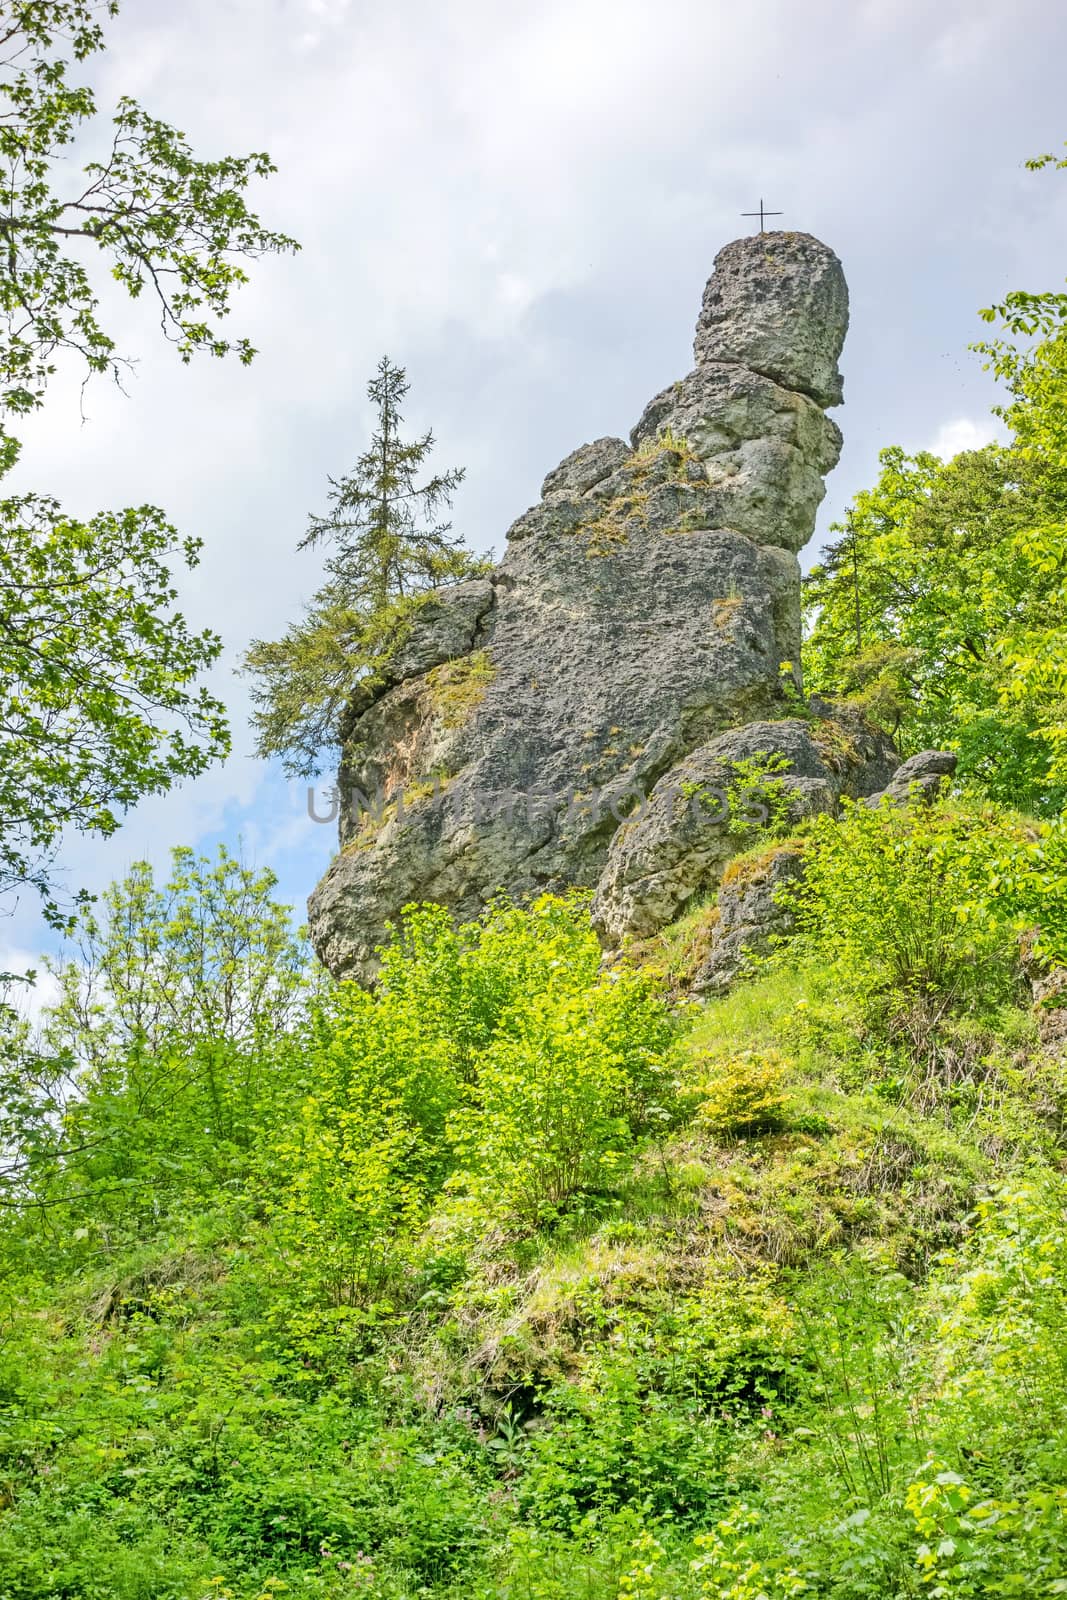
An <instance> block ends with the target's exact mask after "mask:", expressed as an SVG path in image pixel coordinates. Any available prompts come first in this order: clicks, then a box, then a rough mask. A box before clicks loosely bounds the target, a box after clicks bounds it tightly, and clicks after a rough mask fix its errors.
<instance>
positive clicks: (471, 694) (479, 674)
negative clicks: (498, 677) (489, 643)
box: [426, 650, 494, 728]
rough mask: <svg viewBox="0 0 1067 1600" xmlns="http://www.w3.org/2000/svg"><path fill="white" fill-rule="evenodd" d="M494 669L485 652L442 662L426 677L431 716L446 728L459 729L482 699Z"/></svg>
mask: <svg viewBox="0 0 1067 1600" xmlns="http://www.w3.org/2000/svg"><path fill="white" fill-rule="evenodd" d="M493 676H494V669H493V661H492V657H491V656H490V654H489V651H488V650H475V651H474V652H473V653H472V654H471V655H469V656H460V657H459V658H458V660H456V661H445V662H443V663H442V664H441V666H439V667H434V668H433V670H432V671H431V672H429V673H427V675H426V686H427V688H428V690H429V694H430V703H431V705H432V706H433V709H434V713H435V715H437V716H438V717H440V719H441V722H442V724H443V726H444V727H446V728H461V727H462V726H463V724H464V723H465V722H466V721H467V719H468V718H469V716H470V715H471V713H472V712H473V711H474V710H475V709H476V707H478V706H480V705H481V703H482V701H483V700H484V699H485V691H486V690H487V689H488V687H489V685H490V684H491V683H492V681H493Z"/></svg>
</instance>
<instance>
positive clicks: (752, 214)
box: [741, 200, 785, 233]
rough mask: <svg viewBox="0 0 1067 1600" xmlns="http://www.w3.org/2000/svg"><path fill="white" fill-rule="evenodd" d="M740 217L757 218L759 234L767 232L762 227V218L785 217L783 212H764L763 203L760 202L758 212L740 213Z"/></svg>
mask: <svg viewBox="0 0 1067 1600" xmlns="http://www.w3.org/2000/svg"><path fill="white" fill-rule="evenodd" d="M741 215H742V216H743V217H758V218H759V231H760V233H766V231H767V230H766V229H765V228H764V226H763V219H764V217H784V216H785V212H784V211H765V210H764V209H763V201H762V200H761V201H760V203H759V210H758V211H742V213H741Z"/></svg>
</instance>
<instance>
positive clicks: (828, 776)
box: [593, 717, 897, 944]
mask: <svg viewBox="0 0 1067 1600" xmlns="http://www.w3.org/2000/svg"><path fill="white" fill-rule="evenodd" d="M896 765H897V758H896V756H895V755H894V753H893V750H892V748H891V746H890V745H889V744H888V742H887V741H886V740H885V739H883V738H882V737H881V736H880V735H878V734H876V733H874V732H872V731H871V730H870V729H868V728H867V727H865V725H864V724H863V723H862V722H860V721H859V720H858V719H856V720H855V721H853V720H851V719H850V720H848V721H842V720H836V721H835V720H832V719H830V718H828V717H824V718H818V719H816V720H813V721H811V722H808V721H802V720H800V719H799V718H798V719H790V720H785V721H778V722H750V723H748V724H747V725H746V726H745V727H743V728H737V729H734V730H733V731H732V732H730V733H724V734H720V735H719V736H718V737H717V738H715V739H712V740H710V741H709V742H708V743H706V744H703V745H700V746H698V747H697V749H695V750H693V751H692V752H691V753H690V754H689V755H688V756H686V757H685V758H684V759H683V760H682V761H679V762H678V763H677V764H676V765H675V766H673V767H672V768H671V770H670V771H669V772H668V773H667V774H666V775H665V776H664V777H663V778H661V779H660V781H659V782H658V783H657V784H656V786H655V788H654V789H653V790H652V793H651V795H650V796H649V801H648V804H647V806H645V807H644V808H643V809H642V811H641V814H640V815H639V816H638V817H636V818H635V819H634V820H633V821H630V822H627V823H625V824H624V825H623V826H622V827H621V828H619V829H618V831H617V832H616V833H615V835H614V837H613V838H612V841H611V844H610V846H609V848H608V857H607V862H606V864H605V867H604V871H603V873H602V875H601V878H600V881H599V883H598V885H597V891H596V895H595V897H594V900H593V918H594V921H595V922H596V923H597V925H598V927H599V928H600V930H601V932H602V933H603V934H604V936H605V938H606V939H607V941H608V942H609V943H610V944H618V943H620V942H621V941H622V939H623V938H624V937H625V936H626V935H627V934H636V935H639V936H643V935H646V934H649V933H654V932H655V931H656V929H657V928H662V927H664V926H665V925H666V924H667V923H668V922H673V920H674V918H675V917H676V916H677V915H678V913H679V912H680V911H681V909H682V907H683V906H684V905H685V903H686V901H687V900H689V899H690V898H691V897H692V896H693V895H694V894H696V893H698V892H701V891H703V890H706V889H708V888H710V887H713V886H714V884H715V883H716V882H717V881H718V879H719V877H720V875H721V873H722V870H723V868H724V867H725V866H726V864H727V862H728V861H729V860H730V859H731V857H733V856H735V855H737V854H738V852H739V851H741V850H744V849H745V848H746V836H748V837H750V836H751V834H752V832H754V831H755V829H756V828H757V827H758V825H759V817H758V815H757V811H758V809H759V808H760V807H762V808H763V809H764V810H765V811H770V810H776V811H777V813H778V814H777V816H776V817H773V818H768V820H771V821H774V822H776V823H777V824H778V831H781V830H782V828H783V826H785V827H787V826H789V825H791V824H795V823H797V822H800V821H801V820H802V818H804V817H809V816H813V815H814V814H815V813H816V812H819V811H834V810H836V809H837V805H838V802H839V801H840V800H841V799H842V797H844V796H847V797H848V798H849V799H851V800H855V799H860V798H862V797H863V796H865V795H869V794H871V793H872V791H874V790H876V789H878V788H879V787H880V786H881V785H882V784H886V783H888V782H889V780H890V778H891V777H892V775H893V770H894V768H895V767H896ZM746 810H747V811H749V812H750V815H746Z"/></svg>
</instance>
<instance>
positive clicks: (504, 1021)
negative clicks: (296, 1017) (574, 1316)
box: [276, 896, 674, 1305]
mask: <svg viewBox="0 0 1067 1600" xmlns="http://www.w3.org/2000/svg"><path fill="white" fill-rule="evenodd" d="M599 968H600V947H599V944H598V942H597V939H596V935H595V934H594V933H593V931H592V928H591V927H590V924H589V921H588V917H587V915H586V912H585V906H584V902H583V901H582V900H581V899H580V898H577V897H573V898H571V899H569V900H561V899H558V898H555V897H552V896H544V897H542V898H541V899H539V900H538V901H536V902H535V903H534V904H533V905H532V906H530V907H528V908H526V909H521V910H520V909H518V908H515V907H513V906H509V905H506V904H499V905H496V906H493V907H492V908H490V910H489V911H488V912H487V913H486V914H485V915H484V916H483V917H482V918H481V919H480V920H479V921H478V922H475V923H472V924H470V925H468V926H467V927H465V928H463V929H462V930H460V931H459V932H457V931H456V930H455V929H453V927H452V925H451V922H450V920H449V918H448V915H447V913H446V912H445V911H444V910H443V909H442V908H441V907H439V906H422V907H409V908H408V909H407V911H406V912H405V916H404V924H403V929H402V931H400V932H399V933H398V935H397V936H396V937H395V938H394V941H393V943H392V945H391V947H390V948H389V949H388V950H387V951H386V953H385V957H384V961H383V967H382V979H381V983H380V985H379V987H378V989H377V990H376V991H375V992H374V993H373V994H367V993H365V992H364V991H362V990H360V989H357V988H355V987H354V986H353V985H351V984H341V985H340V986H339V987H338V990H337V992H336V994H335V995H334V996H332V997H331V998H329V999H328V1000H327V1001H326V1002H325V1003H323V1005H322V1006H321V1007H320V1010H319V1012H318V1015H317V1018H316V1020H315V1023H314V1025H313V1027H312V1028H311V1029H310V1030H309V1031H308V1034H307V1038H306V1052H307V1062H306V1066H307V1078H308V1083H309V1093H308V1095H307V1098H306V1100H305V1102H304V1105H303V1108H302V1111H301V1114H300V1116H299V1118H298V1119H297V1123H296V1126H295V1128H294V1130H293V1132H292V1134H291V1135H289V1136H288V1137H287V1138H286V1139H285V1140H284V1141H283V1142H281V1143H280V1144H279V1146H278V1148H277V1151H276V1157H277V1159H278V1160H279V1161H280V1163H281V1165H282V1167H283V1171H284V1174H285V1184H284V1190H285V1193H284V1199H283V1201H282V1203H281V1205H280V1207H279V1208H278V1212H277V1215H278V1222H279V1230H280V1236H281V1237H282V1239H283V1240H284V1242H285V1244H286V1246H287V1261H288V1264H289V1265H291V1266H298V1267H299V1268H300V1270H302V1271H303V1272H305V1273H310V1275H311V1279H312V1283H313V1286H317V1292H320V1291H325V1292H326V1294H327V1297H328V1298H329V1299H330V1300H331V1301H332V1302H333V1303H334V1304H335V1305H343V1304H352V1303H356V1302H361V1301H366V1300H367V1299H368V1298H369V1297H372V1296H373V1295H374V1294H376V1293H379V1292H380V1291H382V1289H383V1287H384V1284H385V1282H386V1280H387V1278H388V1277H389V1274H390V1272H391V1271H393V1270H395V1268H397V1267H400V1266H402V1264H403V1260H404V1253H405V1251H406V1250H407V1249H409V1247H410V1246H411V1245H412V1243H413V1242H414V1239H415V1236H416V1233H417V1231H418V1229H419V1228H420V1227H421V1226H422V1224H423V1223H424V1221H425V1219H426V1217H427V1215H428V1212H429V1209H430V1207H431V1205H432V1204H433V1202H434V1201H435V1199H436V1198H437V1197H438V1196H439V1195H440V1193H441V1191H442V1189H443V1188H444V1187H445V1186H446V1185H448V1187H449V1188H451V1189H452V1190H454V1191H459V1192H460V1193H463V1194H465V1195H466V1196H468V1198H469V1199H470V1200H471V1202H472V1203H473V1205H474V1207H475V1209H476V1211H477V1212H478V1214H479V1216H480V1218H481V1221H482V1224H483V1226H484V1225H486V1224H488V1225H494V1224H497V1223H506V1224H518V1225H520V1226H522V1227H529V1226H533V1225H535V1224H537V1223H540V1222H544V1221H546V1220H547V1219H549V1218H551V1217H552V1216H554V1215H556V1214H557V1213H558V1212H559V1210H560V1209H561V1208H562V1207H564V1206H566V1205H567V1204H568V1203H570V1202H573V1200H574V1199H575V1197H576V1196H577V1195H579V1194H580V1193H582V1192H585V1193H589V1192H592V1191H599V1190H602V1189H604V1188H605V1187H607V1186H609V1185H610V1184H612V1183H613V1182H614V1181H615V1180H616V1179H617V1178H618V1176H619V1175H620V1173H621V1172H622V1170H623V1168H624V1167H625V1165H626V1163H627V1161H628V1159H629V1157H630V1154H631V1153H632V1152H633V1150H634V1148H635V1146H636V1144H637V1142H638V1141H639V1140H640V1138H641V1137H642V1136H643V1135H644V1134H646V1133H647V1132H649V1131H651V1130H653V1129H655V1128H657V1127H660V1126H661V1125H662V1124H663V1123H664V1121H666V1120H667V1119H669V1117H670V1114H671V1106H672V1104H673V1095H674V1084H673V1077H672V1074H671V1070H670V1051H671V1045H672V1041H673V1035H674V1029H673V1023H672V1019H671V1015H670V1012H669V1009H668V1006H667V1004H666V1002H665V1000H664V999H663V997H662V995H661V993H660V990H659V988H658V985H657V983H656V980H655V979H654V978H653V977H651V976H650V975H648V974H643V973H638V972H634V971H631V970H629V969H625V968H619V969H616V970H615V971H613V972H610V973H604V974H602V973H600V970H599Z"/></svg>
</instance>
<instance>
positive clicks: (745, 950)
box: [690, 842, 804, 994]
mask: <svg viewBox="0 0 1067 1600" xmlns="http://www.w3.org/2000/svg"><path fill="white" fill-rule="evenodd" d="M740 865H741V864H740V863H739V867H740ZM744 868H745V870H744V871H741V870H738V869H731V870H728V871H727V873H726V874H725V876H724V878H723V880H722V883H721V885H720V887H719V898H718V905H717V906H716V916H717V921H716V923H715V926H714V929H713V931H712V939H711V948H710V950H709V951H708V954H707V955H706V956H705V958H704V960H703V961H702V962H701V964H700V966H699V967H698V968H697V970H696V972H694V974H693V978H692V983H691V985H690V987H691V989H692V992H693V993H694V994H725V993H726V991H727V989H730V988H732V986H733V985H734V984H735V983H736V982H737V980H738V978H743V977H744V976H745V975H746V973H747V972H748V970H749V964H750V961H751V958H752V957H753V956H762V955H767V954H768V953H769V952H770V950H771V948H772V946H773V944H774V942H775V940H778V939H785V938H788V936H789V934H791V933H792V932H793V928H794V924H795V918H794V915H793V912H792V911H791V910H790V908H789V904H788V890H789V888H791V887H792V886H793V885H794V884H797V883H799V882H800V880H801V879H802V878H803V876H804V855H803V850H802V848H801V846H800V845H799V844H798V843H795V842H791V843H785V844H781V845H774V846H772V847H771V848H770V849H769V850H767V851H765V852H764V854H763V855H761V856H759V857H758V858H757V859H756V860H755V861H752V862H745V863H744Z"/></svg>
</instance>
